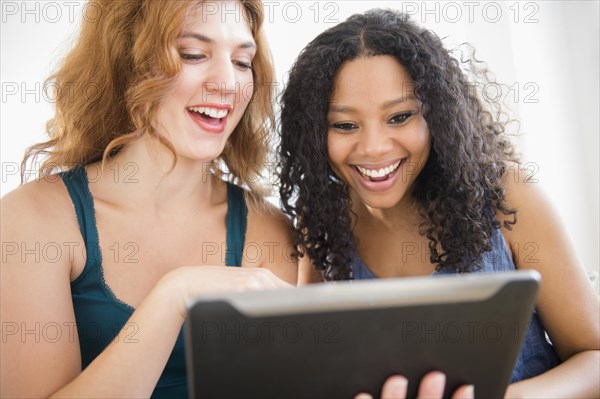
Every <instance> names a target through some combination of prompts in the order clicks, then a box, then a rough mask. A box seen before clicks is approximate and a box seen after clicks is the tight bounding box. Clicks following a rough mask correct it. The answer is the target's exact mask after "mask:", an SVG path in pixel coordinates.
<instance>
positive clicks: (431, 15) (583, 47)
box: [0, 0, 600, 271]
mask: <svg viewBox="0 0 600 399" xmlns="http://www.w3.org/2000/svg"><path fill="white" fill-rule="evenodd" d="M0 6H1V12H2V14H1V21H2V24H1V32H0V33H1V35H0V36H1V43H0V45H1V54H0V56H1V57H0V59H1V64H0V68H1V69H0V71H1V80H2V99H1V111H0V133H1V164H2V183H1V187H0V192H1V193H2V194H4V193H6V192H8V191H10V190H11V189H13V188H14V187H16V186H17V185H18V184H19V170H18V165H19V164H20V161H21V158H22V155H23V151H24V150H25V148H26V147H27V146H29V145H31V144H33V143H35V142H38V141H40V140H42V139H43V138H44V124H45V121H46V120H48V119H49V118H50V117H51V115H52V107H51V104H50V103H49V102H48V101H47V100H48V99H47V98H46V96H44V94H43V92H42V85H43V82H44V78H45V77H46V76H47V74H48V72H49V71H50V70H51V68H52V67H53V66H54V65H55V64H56V62H57V59H58V58H59V57H60V56H61V55H62V54H64V51H65V50H66V49H67V48H68V47H69V40H70V39H72V38H73V37H74V34H75V32H76V31H77V28H78V23H79V20H80V18H81V15H82V13H83V12H84V11H85V10H86V9H85V7H84V5H83V3H81V2H78V1H27V2H23V1H2V2H1V3H0ZM265 6H266V11H267V13H266V17H267V33H268V36H269V39H270V42H271V46H272V50H273V53H274V56H275V60H276V67H277V71H278V79H279V81H280V82H283V81H284V77H285V73H286V71H288V69H289V67H290V65H291V63H292V62H293V60H294V58H295V57H296V55H297V54H298V53H299V51H300V50H301V49H302V48H303V47H304V45H305V44H306V43H308V41H309V40H311V39H312V38H314V36H316V35H317V34H318V33H319V32H321V31H323V30H324V29H326V28H328V27H330V26H333V25H334V24H335V23H336V22H337V21H342V20H344V19H345V18H346V17H348V16H349V15H351V14H352V13H354V12H360V11H364V10H366V9H369V8H372V7H385V8H394V9H399V10H404V11H405V12H408V13H410V14H412V15H413V18H414V19H415V20H416V21H417V22H420V23H422V24H423V25H425V26H426V27H428V28H430V29H432V30H434V31H435V32H436V33H438V35H439V36H440V37H443V38H445V39H444V41H445V43H447V45H448V46H449V47H453V46H456V45H457V44H459V43H462V42H465V41H466V42H469V43H471V44H472V45H474V47H475V48H476V49H477V55H478V58H480V59H482V60H484V61H486V62H487V64H488V66H489V68H490V69H491V70H492V71H493V72H494V73H495V75H496V77H497V78H498V80H499V81H500V82H503V83H505V84H506V85H507V87H505V88H504V89H502V91H501V92H500V93H496V92H494V89H495V87H490V88H489V91H488V93H489V96H490V98H494V97H496V96H498V97H500V98H502V99H504V100H505V102H506V103H507V105H508V106H510V108H511V109H512V111H513V113H514V115H515V116H516V117H517V118H519V119H520V121H521V133H522V135H521V136H520V137H519V138H517V139H516V143H517V145H518V148H519V150H520V152H521V154H522V155H523V159H524V161H525V162H528V165H529V166H530V170H531V171H532V173H533V172H535V177H536V178H537V179H538V180H539V183H540V185H541V186H542V187H543V189H544V190H545V191H546V192H547V194H548V195H549V197H550V198H551V200H552V201H553V203H554V204H555V205H556V207H557V209H558V210H559V212H560V214H561V216H562V218H563V220H564V223H565V225H566V228H567V230H568V232H569V233H570V235H571V237H572V239H573V241H574V244H575V247H576V250H577V252H578V254H579V257H580V259H581V261H582V263H583V265H584V266H585V267H586V269H588V270H595V271H598V265H599V256H598V255H599V254H598V242H599V227H598V226H599V223H598V222H599V215H598V207H599V206H598V205H599V199H598V191H599V189H598V186H599V180H600V179H599V176H598V174H599V169H600V168H599V164H598V159H599V147H600V146H599V143H598V133H599V131H600V130H599V120H598V119H599V118H598V112H599V109H600V104H599V85H600V84H599V77H598V76H599V73H598V72H599V63H598V59H599V42H598V38H599V36H600V34H599V30H598V25H599V23H598V15H599V3H598V1H569V2H567V1H520V2H517V1H508V2H505V1H497V2H479V1H466V2H462V1H457V2H454V1H451V2H448V1H446V2H434V1H428V2H423V1H404V2H400V1H319V2H317V1H268V0H265ZM50 100H51V99H50Z"/></svg>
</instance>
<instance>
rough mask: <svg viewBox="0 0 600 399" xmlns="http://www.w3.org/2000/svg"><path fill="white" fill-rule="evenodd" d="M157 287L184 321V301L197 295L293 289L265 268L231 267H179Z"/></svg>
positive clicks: (168, 274) (167, 275)
mask: <svg viewBox="0 0 600 399" xmlns="http://www.w3.org/2000/svg"><path fill="white" fill-rule="evenodd" d="M157 285H160V287H161V289H162V291H163V292H165V295H167V296H168V297H170V298H174V301H175V302H174V303H175V306H176V309H177V311H178V312H179V314H180V315H181V316H182V317H183V318H185V315H186V303H187V301H188V300H190V299H192V298H194V297H196V296H198V295H202V294H209V293H217V292H231V291H261V290H270V289H271V290H272V289H280V288H291V287H294V286H293V285H291V284H289V283H287V282H285V281H283V280H281V279H280V278H278V277H277V276H275V275H274V274H273V273H272V272H271V271H270V270H268V269H265V268H261V267H256V268H252V267H230V266H184V267H179V268H177V269H175V270H173V271H172V272H169V273H167V274H166V275H165V276H164V277H163V278H162V279H161V280H160V281H159V283H158V284H157Z"/></svg>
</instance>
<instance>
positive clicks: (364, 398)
mask: <svg viewBox="0 0 600 399" xmlns="http://www.w3.org/2000/svg"><path fill="white" fill-rule="evenodd" d="M354 399H373V397H372V396H371V395H369V394H368V393H366V392H361V393H359V394H358V395H356V396H355V397H354Z"/></svg>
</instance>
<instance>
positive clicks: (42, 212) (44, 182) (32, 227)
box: [0, 175, 82, 266]
mask: <svg viewBox="0 0 600 399" xmlns="http://www.w3.org/2000/svg"><path fill="white" fill-rule="evenodd" d="M0 203H1V208H2V210H1V214H2V223H1V224H2V243H3V246H5V247H7V246H10V245H11V244H15V243H17V244H19V246H26V245H27V244H29V245H30V247H31V246H33V248H38V247H39V249H40V251H41V253H42V254H43V252H44V251H43V248H44V247H46V248H47V252H52V254H53V255H54V254H55V253H56V252H57V251H58V250H59V249H60V250H61V251H62V250H64V249H68V248H66V247H65V245H63V244H67V243H68V245H71V246H72V245H75V244H72V243H78V244H79V243H81V241H82V239H81V234H80V233H79V227H78V223H77V217H76V214H75V209H74V207H73V204H72V202H71V199H70V197H69V194H68V192H67V189H66V187H65V185H64V184H63V182H62V181H61V179H60V177H59V176H55V175H54V176H49V177H47V178H43V179H39V180H36V181H32V182H29V183H26V184H24V185H22V186H19V187H18V188H16V189H15V190H13V191H11V192H9V193H7V194H6V195H5V196H4V197H2V200H1V201H0ZM68 245H67V247H68ZM50 246H52V247H53V248H49V247H50ZM27 248H29V247H27ZM51 249H52V251H50V250H51ZM19 251H20V250H19ZM36 251H37V250H36ZM63 260H64V261H65V262H63ZM67 260H68V259H66V258H65V259H63V257H60V258H57V259H56V262H55V263H56V264H57V265H60V264H62V265H65V266H70V265H69V262H67Z"/></svg>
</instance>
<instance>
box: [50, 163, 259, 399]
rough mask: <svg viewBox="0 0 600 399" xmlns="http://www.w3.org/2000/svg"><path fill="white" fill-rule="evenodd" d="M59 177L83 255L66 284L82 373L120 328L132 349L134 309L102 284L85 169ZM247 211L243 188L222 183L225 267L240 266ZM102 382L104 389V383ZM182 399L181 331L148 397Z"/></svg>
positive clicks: (184, 380) (184, 395)
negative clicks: (224, 189)
mask: <svg viewBox="0 0 600 399" xmlns="http://www.w3.org/2000/svg"><path fill="white" fill-rule="evenodd" d="M60 176H61V178H62V180H63V182H64V184H65V186H66V187H67V191H68V192H69V196H70V197H71V200H72V201H73V205H74V207H75V213H76V214H77V221H78V222H79V229H80V231H81V235H82V236H83V241H84V243H85V248H86V252H87V260H86V263H85V267H84V269H83V272H82V273H81V275H79V277H77V278H76V279H75V280H74V281H73V282H71V294H72V298H73V308H74V310H75V320H76V323H77V332H78V334H79V346H80V351H81V362H82V369H85V368H86V367H87V366H88V365H89V364H90V363H91V362H92V360H94V359H95V358H96V356H98V355H99V354H100V353H101V352H102V351H103V350H104V348H106V347H107V346H108V345H109V344H110V343H111V342H112V341H113V340H114V339H115V337H116V336H117V334H118V332H119V331H121V329H123V331H124V333H125V334H124V335H125V337H124V339H123V341H124V343H126V342H130V343H132V344H135V342H136V333H137V326H136V325H134V324H131V323H129V324H128V323H127V320H128V319H129V318H130V317H131V314H132V313H133V311H134V310H135V309H133V308H132V307H131V306H129V305H128V304H126V303H124V302H122V301H120V300H119V299H118V298H117V297H115V295H114V294H113V292H112V290H111V289H110V287H109V286H108V285H107V284H106V283H105V281H104V273H103V269H102V254H101V252H100V246H99V242H98V230H97V227H96V216H95V212H94V200H93V198H92V194H91V193H90V190H89V186H88V178H87V173H86V171H85V168H82V167H79V168H75V169H72V170H69V171H67V172H63V173H61V174H60ZM247 212H248V211H247V208H246V202H245V200H244V191H243V189H241V188H240V187H238V186H235V185H233V184H230V183H227V218H226V219H227V220H226V227H227V243H226V260H225V264H226V265H227V266H240V265H241V263H242V250H243V248H244V241H245V235H246V220H247ZM106 383H107V384H110V381H106ZM187 397H188V384H187V373H186V365H185V351H184V339H183V330H182V331H180V332H179V336H178V337H177V341H176V343H175V346H174V348H173V351H172V353H171V356H170V357H169V360H168V361H167V364H166V366H165V369H164V371H163V373H162V375H161V377H160V379H159V380H158V383H157V385H156V387H155V389H154V392H153V393H152V398H187Z"/></svg>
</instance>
